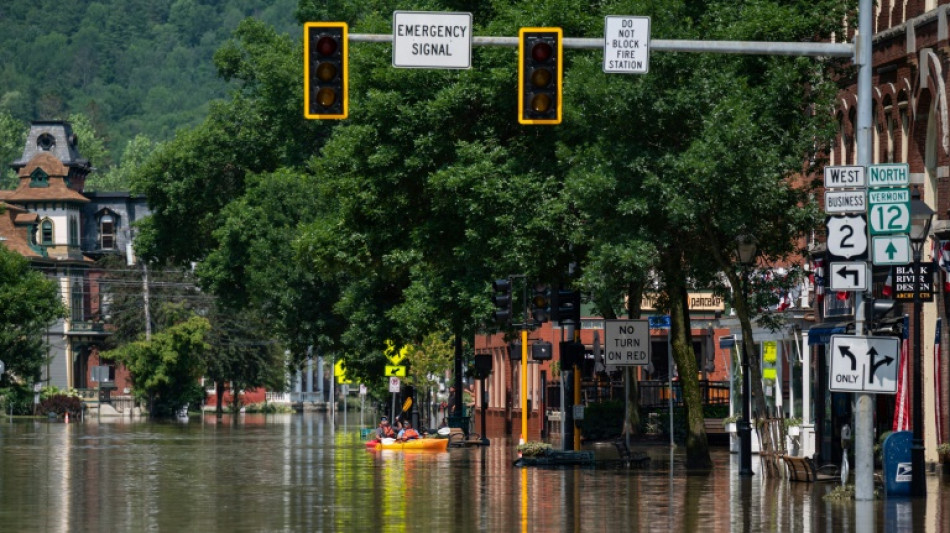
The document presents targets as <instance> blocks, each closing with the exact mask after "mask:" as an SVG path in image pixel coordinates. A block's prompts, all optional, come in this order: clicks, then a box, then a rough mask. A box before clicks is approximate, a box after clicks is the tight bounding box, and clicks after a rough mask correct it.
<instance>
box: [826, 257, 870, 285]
mask: <svg viewBox="0 0 950 533" xmlns="http://www.w3.org/2000/svg"><path fill="white" fill-rule="evenodd" d="M828 267H829V268H828V271H829V273H830V275H831V283H830V284H829V286H830V287H831V290H833V291H866V290H867V289H868V264H867V263H865V262H864V261H852V262H848V263H834V262H833V263H831V264H830V265H828Z"/></svg>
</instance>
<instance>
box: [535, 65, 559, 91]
mask: <svg viewBox="0 0 950 533" xmlns="http://www.w3.org/2000/svg"><path fill="white" fill-rule="evenodd" d="M553 77H554V76H552V75H551V71H550V70H548V69H546V68H539V69H536V70H535V71H534V72H532V73H531V85H532V86H534V87H535V88H537V89H543V88H545V87H547V86H548V85H549V84H550V83H551V79H552V78H553Z"/></svg>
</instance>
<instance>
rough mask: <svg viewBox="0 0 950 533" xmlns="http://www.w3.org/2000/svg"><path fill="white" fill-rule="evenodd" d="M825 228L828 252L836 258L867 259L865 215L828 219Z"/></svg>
mask: <svg viewBox="0 0 950 533" xmlns="http://www.w3.org/2000/svg"><path fill="white" fill-rule="evenodd" d="M825 227H826V229H827V233H828V239H827V240H828V252H829V253H830V254H831V255H832V256H833V257H834V258H841V259H864V258H866V257H867V253H868V237H867V219H865V217H864V215H853V216H834V217H828V219H827V220H826V221H825Z"/></svg>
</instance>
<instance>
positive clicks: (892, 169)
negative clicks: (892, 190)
mask: <svg viewBox="0 0 950 533" xmlns="http://www.w3.org/2000/svg"><path fill="white" fill-rule="evenodd" d="M909 185H910V165H908V164H907V163H881V164H879V165H871V166H869V167H868V187H907V186H909Z"/></svg>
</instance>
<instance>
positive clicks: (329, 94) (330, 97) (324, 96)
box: [317, 87, 336, 107]
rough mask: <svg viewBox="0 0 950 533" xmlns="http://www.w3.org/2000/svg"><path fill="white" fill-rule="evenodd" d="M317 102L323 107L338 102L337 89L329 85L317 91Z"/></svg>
mask: <svg viewBox="0 0 950 533" xmlns="http://www.w3.org/2000/svg"><path fill="white" fill-rule="evenodd" d="M317 103H318V104H320V105H321V106H323V107H330V106H332V105H333V104H334V103H336V91H334V90H333V89H331V88H329V87H324V88H322V89H320V90H319V91H317Z"/></svg>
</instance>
